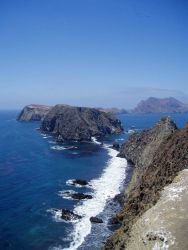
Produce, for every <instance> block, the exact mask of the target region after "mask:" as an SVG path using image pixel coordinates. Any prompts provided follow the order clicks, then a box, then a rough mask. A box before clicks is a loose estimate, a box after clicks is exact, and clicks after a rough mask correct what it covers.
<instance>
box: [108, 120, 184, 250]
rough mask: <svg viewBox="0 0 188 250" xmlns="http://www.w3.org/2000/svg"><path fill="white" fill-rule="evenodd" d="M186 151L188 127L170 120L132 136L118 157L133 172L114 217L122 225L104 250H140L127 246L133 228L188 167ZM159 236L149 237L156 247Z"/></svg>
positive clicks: (129, 244)
mask: <svg viewBox="0 0 188 250" xmlns="http://www.w3.org/2000/svg"><path fill="white" fill-rule="evenodd" d="M187 152H188V125H186V127H185V128H183V129H178V128H177V126H176V124H175V123H174V122H173V121H172V120H171V119H170V118H169V117H167V118H163V119H161V120H160V121H159V122H158V123H157V124H156V125H155V126H154V127H153V128H152V129H149V130H145V131H143V132H141V133H136V134H133V135H132V136H130V138H129V140H128V141H127V142H125V143H124V144H123V145H122V146H121V148H120V153H119V155H118V156H119V157H125V158H126V159H128V160H129V161H130V162H131V163H133V164H134V173H133V176H132V178H131V181H130V184H129V187H128V189H126V190H125V192H124V196H123V201H124V202H123V203H124V204H123V208H122V210H121V211H120V212H119V213H118V214H117V215H116V216H115V217H114V221H115V222H116V223H119V224H120V225H121V226H120V227H119V229H118V230H116V231H115V232H114V233H113V235H112V236H111V237H109V238H108V239H107V241H106V243H105V245H104V247H103V249H105V250H107V249H108V250H109V249H115V250H116V249H117V250H120V249H131V250H133V249H134V250H135V249H140V248H139V243H138V244H137V248H134V247H132V246H134V244H133V243H130V242H132V241H131V240H132V239H133V236H132V235H133V230H134V226H135V225H136V223H137V221H138V220H139V218H141V216H142V215H144V214H145V213H146V211H148V210H149V209H151V208H152V207H153V206H155V204H157V203H158V201H159V199H160V197H161V191H162V190H163V188H164V187H165V186H166V185H169V184H170V183H172V182H173V180H174V178H175V177H176V176H177V175H178V173H179V172H180V171H182V170H183V169H185V168H188V156H187ZM161 209H162V208H161ZM159 229H160V228H159ZM142 230H144V228H143V229H142ZM141 233H142V232H141V231H140V234H141ZM182 234H183V232H182ZM159 235H160V234H159ZM159 235H158V236H159ZM150 236H151V237H150ZM158 236H156V235H154V236H152V235H149V236H148V237H149V239H150V240H151V239H154V240H153V243H154V244H155V243H156V242H158V239H159V237H158ZM167 236H168V235H167ZM138 237H139V236H138ZM140 238H142V237H141V235H140ZM167 238H168V237H167ZM167 241H168V239H167ZM169 242H170V240H169ZM158 243H160V239H159V242H158ZM131 244H132V245H131ZM141 249H142V248H141ZM143 249H152V248H143ZM159 249H160V248H159ZM164 249H166V248H164Z"/></svg>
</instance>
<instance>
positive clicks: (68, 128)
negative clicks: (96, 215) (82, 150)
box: [41, 105, 123, 142]
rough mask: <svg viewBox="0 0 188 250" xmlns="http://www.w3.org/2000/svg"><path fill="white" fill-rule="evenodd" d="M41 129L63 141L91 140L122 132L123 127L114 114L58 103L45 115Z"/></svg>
mask: <svg viewBox="0 0 188 250" xmlns="http://www.w3.org/2000/svg"><path fill="white" fill-rule="evenodd" d="M41 130H42V131H43V132H50V133H52V134H53V135H54V136H55V137H56V138H57V140H58V141H59V142H63V141H91V138H92V137H97V138H99V137H103V136H105V135H110V134H116V133H121V132H122V131H123V128H122V125H121V122H120V121H119V120H118V119H116V118H115V117H114V116H113V115H111V114H107V113H105V112H102V111H99V110H97V109H94V108H85V107H72V106H68V105H56V106H55V107H53V108H52V109H51V110H50V111H49V112H48V114H47V115H46V116H45V118H44V120H43V121H42V124H41Z"/></svg>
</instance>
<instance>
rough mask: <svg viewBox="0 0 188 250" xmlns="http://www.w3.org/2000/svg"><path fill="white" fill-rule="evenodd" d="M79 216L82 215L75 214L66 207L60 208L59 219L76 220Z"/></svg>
mask: <svg viewBox="0 0 188 250" xmlns="http://www.w3.org/2000/svg"><path fill="white" fill-rule="evenodd" d="M81 218H82V217H81V216H80V215H78V214H75V213H73V212H72V211H70V210H68V209H62V215H61V219H63V220H66V221H71V220H76V219H81Z"/></svg>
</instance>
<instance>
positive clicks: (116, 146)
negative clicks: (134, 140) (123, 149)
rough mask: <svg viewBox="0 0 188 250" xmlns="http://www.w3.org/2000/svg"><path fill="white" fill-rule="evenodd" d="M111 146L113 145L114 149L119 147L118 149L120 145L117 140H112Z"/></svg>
mask: <svg viewBox="0 0 188 250" xmlns="http://www.w3.org/2000/svg"><path fill="white" fill-rule="evenodd" d="M112 147H113V148H114V149H116V150H119V149H120V145H119V143H118V142H114V143H113V145H112Z"/></svg>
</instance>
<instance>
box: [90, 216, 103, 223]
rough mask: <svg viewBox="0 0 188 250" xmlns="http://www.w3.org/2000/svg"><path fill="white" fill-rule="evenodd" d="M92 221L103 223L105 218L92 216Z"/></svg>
mask: <svg viewBox="0 0 188 250" xmlns="http://www.w3.org/2000/svg"><path fill="white" fill-rule="evenodd" d="M90 221H91V222H92V223H103V220H102V219H100V218H98V217H91V218H90Z"/></svg>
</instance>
